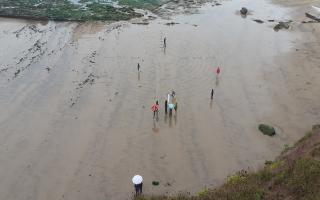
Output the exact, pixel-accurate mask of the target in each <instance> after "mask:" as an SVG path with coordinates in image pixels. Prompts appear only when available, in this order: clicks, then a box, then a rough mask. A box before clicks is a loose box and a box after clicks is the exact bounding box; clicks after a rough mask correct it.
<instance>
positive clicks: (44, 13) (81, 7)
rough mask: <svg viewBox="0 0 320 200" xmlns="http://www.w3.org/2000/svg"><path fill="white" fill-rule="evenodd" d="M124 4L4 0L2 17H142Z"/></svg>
mask: <svg viewBox="0 0 320 200" xmlns="http://www.w3.org/2000/svg"><path fill="white" fill-rule="evenodd" d="M154 1H156V0H154ZM129 2H130V1H128V3H129ZM133 2H134V1H132V3H131V4H132V5H133ZM147 2H150V4H151V3H152V1H147ZM123 3H124V4H123V6H122V7H114V6H112V5H110V4H107V3H104V2H103V1H93V0H90V1H89V0H82V1H79V3H77V4H74V3H71V2H70V1H68V0H42V1H41V0H15V1H12V0H2V1H0V16H5V17H17V18H29V19H40V20H59V21H88V20H101V21H104V20H112V21H117V20H128V19H131V18H135V17H141V16H142V14H139V13H137V12H135V11H134V10H133V8H132V7H128V6H125V3H126V2H123ZM128 5H129V4H128ZM138 5H139V4H137V6H138Z"/></svg>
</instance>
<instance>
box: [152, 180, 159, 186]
mask: <svg viewBox="0 0 320 200" xmlns="http://www.w3.org/2000/svg"><path fill="white" fill-rule="evenodd" d="M159 184H160V183H159V181H152V185H154V186H158V185H159Z"/></svg>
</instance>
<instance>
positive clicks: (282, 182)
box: [135, 129, 320, 200]
mask: <svg viewBox="0 0 320 200" xmlns="http://www.w3.org/2000/svg"><path fill="white" fill-rule="evenodd" d="M214 199H219V200H220V199H221V200H224V199H226V200H229V199H230V200H244V199H247V200H252V199H257V200H260V199H273V200H280V199H281V200H283V199H288V200H289V199H290V200H293V199H299V200H300V199H306V200H307V199H308V200H320V129H317V130H316V129H315V130H313V131H312V132H310V133H308V134H307V135H306V136H305V137H303V138H302V139H301V140H299V141H298V142H297V143H296V144H295V145H294V146H293V147H291V148H286V149H285V151H284V152H283V153H282V154H281V155H280V156H279V157H278V158H277V159H276V160H275V161H274V162H271V161H267V162H266V165H265V167H264V168H263V169H262V170H260V171H258V172H256V173H247V172H245V171H240V172H238V173H236V174H235V175H232V176H230V177H228V179H227V182H226V183H225V184H224V185H223V186H221V187H220V188H217V189H204V190H203V191H200V192H199V193H198V195H196V196H188V195H183V194H181V195H178V196H174V197H168V196H161V197H159V196H145V197H144V196H141V197H137V198H135V200H214Z"/></svg>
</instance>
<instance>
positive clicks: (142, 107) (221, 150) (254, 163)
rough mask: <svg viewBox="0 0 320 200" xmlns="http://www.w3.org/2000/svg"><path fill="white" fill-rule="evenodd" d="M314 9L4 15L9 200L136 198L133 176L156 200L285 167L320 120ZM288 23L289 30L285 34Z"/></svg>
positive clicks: (1, 104)
mask: <svg viewBox="0 0 320 200" xmlns="http://www.w3.org/2000/svg"><path fill="white" fill-rule="evenodd" d="M257 2H258V3H257ZM310 2H312V1H305V2H304V4H303V5H298V6H297V5H295V6H288V5H286V6H282V5H277V4H272V3H271V2H269V1H255V0H249V1H246V2H241V1H240V0H233V1H223V2H222V5H221V6H212V4H206V5H205V6H203V7H201V8H199V10H198V12H197V13H196V14H181V15H175V16H173V17H172V18H171V19H170V20H165V19H160V18H157V19H155V20H152V21H150V23H149V24H148V25H137V24H131V23H130V22H117V23H113V24H107V23H102V22H99V23H98V22H97V23H84V24H77V23H71V22H69V23H55V22H48V23H38V22H34V21H33V22H32V21H24V20H12V19H11V20H9V19H4V18H1V19H0V43H1V46H0V113H1V115H0V163H1V164H0V179H1V182H0V199H5V200H29V199H30V200H42V199H46V200H56V199H68V200H75V199H77V200H82V199H83V200H87V199H95V200H102V199H130V198H131V196H132V192H133V186H132V183H131V178H132V176H133V175H134V174H140V175H142V176H143V177H144V192H145V193H147V194H161V193H166V192H167V193H169V194H172V193H177V192H179V191H190V192H191V193H194V192H197V191H198V190H199V189H201V188H203V187H205V186H208V187H210V186H218V185H219V184H221V183H223V181H224V180H225V178H226V177H227V176H228V175H229V174H231V173H234V172H235V171H238V170H241V169H249V170H255V169H258V168H259V167H261V166H263V164H264V162H265V160H273V159H274V158H275V157H276V156H277V155H278V154H279V153H280V152H281V150H283V148H284V145H285V144H292V143H293V142H295V141H296V140H297V139H299V138H300V137H302V136H303V135H304V133H305V132H306V131H307V130H309V129H310V127H311V125H312V124H316V123H319V119H320V107H319V99H320V79H319V77H320V76H319V75H320V65H319V63H320V56H319V55H320V45H319V36H316V35H317V34H318V33H319V30H320V24H319V23H314V24H302V23H301V21H302V20H305V18H303V17H301V16H304V9H305V8H306V7H307V6H308V5H309V3H310ZM282 3H283V2H282ZM243 6H246V7H248V8H249V10H250V14H249V15H248V16H247V17H246V18H243V17H241V16H240V15H239V14H238V13H237V10H239V9H240V8H241V7H243ZM299 12H301V13H299ZM297 13H298V14H297ZM253 19H261V20H263V21H264V22H265V23H262V24H259V23H256V22H255V21H253ZM268 20H275V21H276V22H268ZM281 20H293V22H292V24H291V28H290V29H289V30H280V31H278V32H275V31H274V30H273V26H274V25H275V24H276V23H277V21H281ZM170 22H175V23H177V24H175V25H171V26H169V25H166V23H170ZM164 37H166V38H167V47H166V48H165V49H164V48H163V43H162V41H163V38H164ZM138 62H139V63H140V65H141V72H140V73H138V72H137V63H138ZM217 66H220V67H221V69H222V71H221V74H220V76H219V79H217V78H216V75H215V68H216V67H217ZM211 88H214V89H215V94H214V98H213V100H212V101H211V100H210V91H211ZM172 89H173V90H174V91H175V92H176V95H177V100H178V105H179V108H178V113H176V114H174V115H173V116H172V118H169V117H166V116H165V114H164V108H163V106H164V100H165V98H166V94H167V93H168V92H170V91H171V90H172ZM156 100H159V102H160V113H159V120H158V121H156V120H153V119H152V112H151V109H150V108H151V106H152V104H153V103H154V102H155V101H156ZM259 123H267V124H271V125H273V126H275V127H276V128H277V130H278V134H277V135H276V136H275V137H273V138H270V137H267V136H264V135H262V134H261V133H260V132H259V130H258V128H257V127H258V125H259ZM154 180H156V181H159V182H160V186H152V181H154Z"/></svg>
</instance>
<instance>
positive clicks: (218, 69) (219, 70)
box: [216, 67, 221, 75]
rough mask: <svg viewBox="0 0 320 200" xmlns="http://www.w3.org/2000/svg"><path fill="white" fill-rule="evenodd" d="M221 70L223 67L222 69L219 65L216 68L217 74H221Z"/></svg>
mask: <svg viewBox="0 0 320 200" xmlns="http://www.w3.org/2000/svg"><path fill="white" fill-rule="evenodd" d="M220 72H221V69H220V67H218V68H217V70H216V73H217V75H219V74H220Z"/></svg>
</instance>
